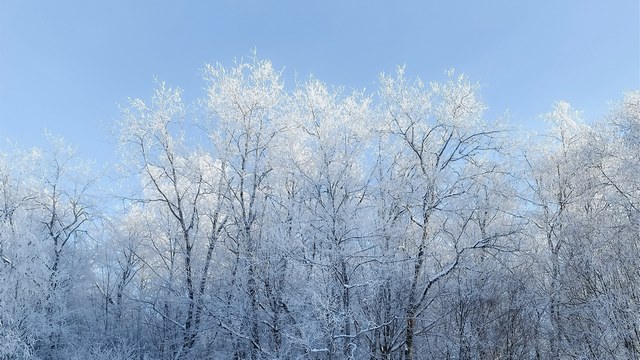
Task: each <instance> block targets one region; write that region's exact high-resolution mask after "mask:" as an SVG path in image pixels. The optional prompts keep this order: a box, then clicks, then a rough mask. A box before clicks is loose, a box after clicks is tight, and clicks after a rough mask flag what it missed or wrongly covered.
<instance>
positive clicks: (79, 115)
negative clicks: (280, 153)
mask: <svg viewBox="0 0 640 360" xmlns="http://www.w3.org/2000/svg"><path fill="white" fill-rule="evenodd" d="M253 49H256V50H257V54H258V57H259V58H266V59H270V60H271V61H272V62H273V64H274V66H275V67H276V68H284V73H285V81H287V82H288V84H289V85H291V83H292V82H293V79H294V78H295V77H296V76H297V78H298V79H305V78H306V77H307V76H308V75H309V74H313V75H314V76H315V77H316V78H318V79H320V80H322V81H324V82H326V83H328V84H330V85H341V86H344V87H346V88H348V89H349V88H363V87H365V88H367V89H368V90H369V91H375V89H376V87H377V76H378V75H379V73H380V72H387V73H388V72H392V71H394V70H395V67H396V65H403V64H404V65H406V67H407V74H408V75H409V76H411V77H414V76H419V77H420V78H422V79H423V80H425V81H429V80H439V79H442V78H443V74H444V71H445V70H447V69H449V68H455V69H456V70H457V72H462V73H465V74H467V75H468V76H469V77H470V79H471V80H472V81H477V82H479V83H481V84H482V86H483V88H482V91H481V94H480V95H481V97H482V99H483V100H484V101H485V103H486V104H487V105H488V106H489V109H490V110H489V111H488V113H487V116H488V117H496V116H500V115H502V114H503V113H505V112H506V111H507V110H508V111H509V119H510V121H512V122H513V123H514V125H516V126H518V125H521V126H523V127H525V128H537V127H540V126H542V125H540V121H541V120H539V119H538V115H539V114H542V113H545V112H548V111H549V110H550V109H551V106H552V104H553V103H554V102H555V101H557V100H566V101H569V102H570V103H571V104H572V105H573V106H574V107H575V108H576V109H579V110H583V111H584V117H585V118H586V119H587V120H594V119H596V118H598V117H600V116H602V115H603V114H604V113H606V111H607V110H608V108H609V105H608V101H615V100H619V99H621V98H622V96H623V93H624V92H625V91H629V90H636V89H640V1H638V0H608V1H595V0H581V1H578V0H571V1H551V0H544V1H526V2H525V1H513V0H488V1H461V0H454V1H418V0H415V1H393V2H391V1H347V0H342V1H340V0H330V1H314V2H306V1H258V0H244V1H130V0H129V1H126V0H115V1H66V0H60V1H28V0H24V1H20V0H0V141H1V142H0V150H2V149H5V148H6V145H7V141H6V139H11V140H12V141H14V142H16V143H17V144H19V145H20V146H22V147H31V146H41V145H43V144H44V136H43V132H44V129H45V128H46V129H49V130H50V131H52V132H53V133H55V134H58V135H61V136H63V137H64V138H65V139H66V140H67V141H68V142H69V143H71V144H74V145H77V146H78V151H79V153H80V155H81V156H82V157H85V158H90V159H96V160H97V161H98V162H105V161H114V160H117V158H116V156H115V154H114V146H113V140H112V136H111V135H110V134H109V130H110V129H111V128H112V127H113V123H114V121H115V120H116V119H117V118H118V116H119V110H118V104H124V103H126V101H127V98H128V97H131V98H136V97H140V98H145V99H146V98H148V97H149V96H150V95H151V93H152V90H153V87H154V80H153V79H154V77H156V76H157V78H158V79H160V80H165V81H166V82H167V83H168V84H169V85H171V86H178V87H181V88H183V89H184V91H185V97H186V98H187V99H193V98H196V97H199V96H202V95H204V92H203V91H202V88H203V87H204V86H205V82H204V81H203V80H202V77H201V73H202V70H201V69H202V68H203V67H204V65H205V64H206V63H215V62H220V63H222V64H225V65H231V64H232V62H233V60H234V58H241V57H248V56H250V55H251V51H252V50H253Z"/></svg>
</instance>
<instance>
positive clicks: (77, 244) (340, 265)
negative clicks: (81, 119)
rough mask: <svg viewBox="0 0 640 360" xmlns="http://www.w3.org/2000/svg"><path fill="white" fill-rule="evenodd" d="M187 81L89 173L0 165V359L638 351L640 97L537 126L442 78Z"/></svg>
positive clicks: (42, 155)
mask: <svg viewBox="0 0 640 360" xmlns="http://www.w3.org/2000/svg"><path fill="white" fill-rule="evenodd" d="M203 74H204V79H205V81H206V88H205V89H204V91H203V94H202V95H201V97H200V98H198V99H197V100H196V101H194V102H190V103H186V102H185V101H184V100H183V93H182V90H181V89H179V88H174V87H170V86H168V85H166V84H165V83H163V82H160V81H158V82H157V83H156V86H155V90H153V92H152V93H151V94H149V95H150V96H149V97H148V98H146V99H137V98H136V99H131V100H130V101H129V103H128V104H126V105H124V106H122V108H121V115H120V118H119V119H118V120H117V121H116V122H115V124H114V132H113V133H114V135H113V137H114V141H115V142H117V144H118V155H117V156H118V159H120V160H119V162H118V163H117V164H116V165H114V166H112V167H111V168H109V169H108V171H104V170H102V169H101V168H100V166H99V164H98V165H96V164H94V163H92V162H91V161H90V159H84V158H82V157H81V156H80V155H79V154H78V153H77V151H76V148H75V147H74V146H73V145H70V144H68V143H66V142H65V141H64V140H62V138H60V137H59V136H57V135H51V134H49V135H48V139H49V145H48V147H46V148H41V149H35V148H34V149H22V148H19V147H6V146H5V147H4V148H3V149H2V151H0V260H1V261H0V359H3V360H9V359H105V360H106V359H141V360H142V359H163V360H164V359H167V360H168V359H252V360H253V359H371V360H373V359H404V360H413V359H640V178H639V174H640V91H629V92H626V93H622V90H624V89H621V94H620V99H618V100H617V101H615V102H614V103H612V104H611V106H610V110H609V112H608V113H607V115H605V116H603V117H602V118H601V119H598V120H597V121H594V122H590V123H587V122H585V121H583V120H582V115H581V113H580V111H579V110H576V109H574V108H572V106H571V105H570V104H568V103H567V102H563V101H559V102H557V103H555V104H549V108H548V109H540V110H541V111H540V112H541V113H542V114H544V115H541V116H542V117H543V118H544V119H545V120H546V127H545V129H544V131H542V132H540V133H533V132H530V131H525V130H522V129H518V128H517V127H516V126H515V125H514V124H513V123H511V122H510V121H509V119H487V117H486V115H485V110H486V105H485V104H484V103H483V102H482V100H481V92H480V86H479V84H477V83H474V82H472V81H471V80H469V78H467V77H466V76H464V75H461V74H458V73H455V72H454V71H449V72H447V73H446V74H445V76H444V78H443V80H442V81H433V82H423V81H422V80H420V79H418V78H413V77H409V76H407V75H406V74H405V70H404V68H403V67H399V68H398V69H397V72H395V73H391V74H381V75H380V76H379V78H378V82H377V84H378V87H377V89H374V90H373V91H365V90H346V89H345V88H343V87H338V86H332V85H328V84H325V83H323V82H322V81H320V80H318V79H316V78H314V77H308V78H307V79H306V80H304V81H302V82H299V83H296V84H285V82H284V80H283V74H282V71H280V70H278V69H275V68H274V66H273V65H272V63H271V62H270V61H268V60H263V59H256V58H253V59H249V60H247V61H244V60H241V61H237V62H235V63H233V64H232V65H231V66H224V65H221V64H212V65H207V66H206V68H205V69H204V70H203ZM115 106H116V105H114V107H115Z"/></svg>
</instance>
